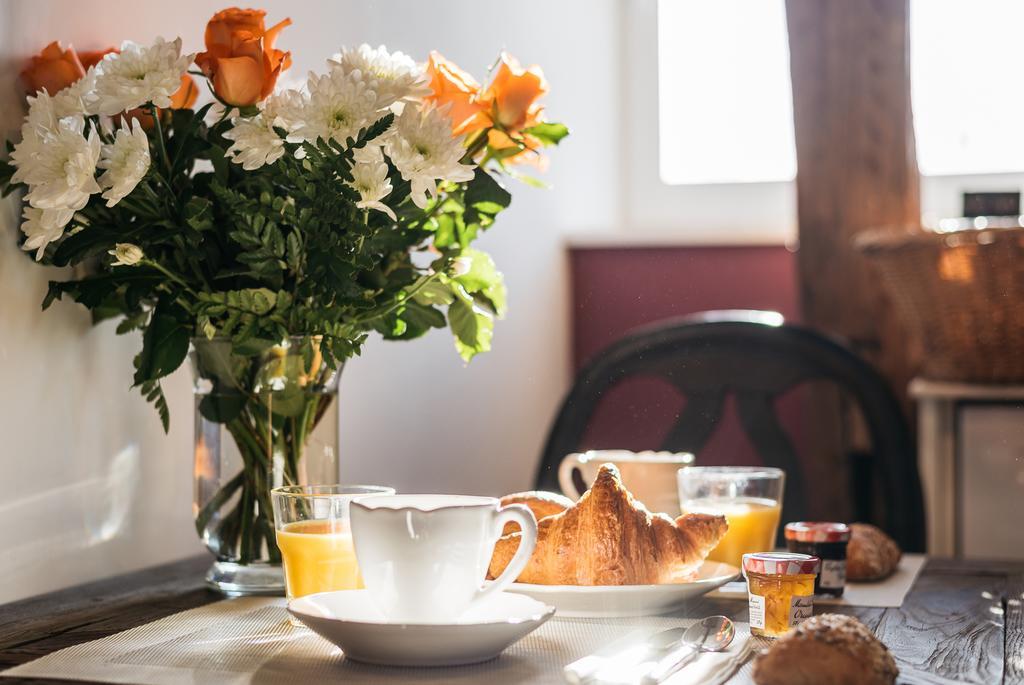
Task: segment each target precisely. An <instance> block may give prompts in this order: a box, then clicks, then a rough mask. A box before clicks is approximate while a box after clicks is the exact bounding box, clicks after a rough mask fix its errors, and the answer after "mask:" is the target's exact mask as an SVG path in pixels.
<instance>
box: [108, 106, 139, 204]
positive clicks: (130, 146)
mask: <svg viewBox="0 0 1024 685" xmlns="http://www.w3.org/2000/svg"><path fill="white" fill-rule="evenodd" d="M149 164H150V157H149V138H148V137H147V136H146V132H145V131H144V130H143V129H142V125H141V124H140V123H139V120H138V119H132V120H131V125H130V127H129V125H127V124H125V125H123V126H122V127H121V128H119V129H118V130H117V133H116V134H115V135H114V142H113V143H111V144H110V145H104V146H103V148H102V157H101V159H100V161H99V163H98V164H97V165H96V166H98V167H99V168H100V169H106V171H104V172H103V174H102V175H101V176H100V186H102V187H103V188H105V190H104V191H103V198H104V199H105V200H106V201H107V206H108V207H113V206H114V205H116V204H117V203H118V202H120V201H121V200H122V199H123V198H124V197H125V196H127V195H128V194H129V193H131V192H132V191H133V190H135V186H137V185H139V181H141V180H142V179H143V177H144V176H145V175H146V172H147V171H149Z"/></svg>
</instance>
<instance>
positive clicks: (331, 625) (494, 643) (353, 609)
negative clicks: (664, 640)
mask: <svg viewBox="0 0 1024 685" xmlns="http://www.w3.org/2000/svg"><path fill="white" fill-rule="evenodd" d="M288 611H289V612H290V613H291V614H292V616H294V617H295V618H297V619H299V620H300V621H302V622H303V623H305V624H306V625H307V626H309V627H310V628H312V629H313V630H314V631H315V632H316V633H318V634H319V635H320V636H321V637H324V638H326V639H327V640H329V641H330V642H333V643H334V644H336V645H337V646H338V647H341V650H342V651H343V652H344V653H345V657H346V658H349V659H353V660H355V661H363V662H366V663H370V664H380V665H382V666H458V665H462V664H475V663H478V662H480V661H487V660H488V659H493V658H494V657H496V656H498V655H499V654H500V653H501V652H502V651H503V650H504V649H505V648H506V647H508V646H509V645H511V644H512V643H514V642H517V641H518V640H520V639H521V638H523V637H525V636H526V635H528V634H530V633H532V632H533V631H534V630H536V629H537V628H539V627H540V626H541V625H542V624H543V623H544V622H545V621H547V620H548V619H549V618H551V616H552V614H554V613H555V608H554V607H552V606H548V605H546V604H544V603H543V602H538V601H536V600H533V599H530V598H529V597H525V596H523V595H516V594H511V593H508V592H501V593H498V594H496V595H495V596H494V597H491V598H488V599H487V600H486V601H485V602H483V603H482V604H481V605H480V606H479V607H473V608H472V609H470V610H469V611H468V612H466V614H465V615H464V616H462V617H461V618H460V619H459V620H458V622H454V623H437V624H427V623H389V622H388V621H387V620H386V619H385V618H384V617H383V616H382V615H381V613H380V612H379V611H378V610H377V607H376V606H374V604H373V602H372V601H371V600H370V596H369V594H368V593H367V592H366V590H341V591H338V592H321V593H318V594H315V595H307V596H305V597H300V598H299V599H294V600H292V601H291V602H289V603H288Z"/></svg>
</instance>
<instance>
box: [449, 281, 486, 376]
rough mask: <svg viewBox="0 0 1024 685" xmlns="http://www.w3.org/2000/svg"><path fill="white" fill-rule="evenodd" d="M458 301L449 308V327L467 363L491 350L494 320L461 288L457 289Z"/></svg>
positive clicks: (456, 347)
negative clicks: (475, 304)
mask: <svg viewBox="0 0 1024 685" xmlns="http://www.w3.org/2000/svg"><path fill="white" fill-rule="evenodd" d="M455 292H456V299H455V301H454V302H452V304H451V305H450V306H449V307H448V325H449V326H450V327H451V329H452V333H454V334H455V349H456V350H457V351H458V353H459V356H461V357H462V358H463V359H464V360H465V361H467V362H468V361H469V360H470V359H472V358H473V357H475V356H476V355H478V354H480V353H481V352H487V351H489V350H490V349H491V338H492V337H493V335H494V319H493V318H492V317H491V316H490V315H489V314H488V313H487V312H484V311H482V310H480V309H478V308H477V307H475V306H474V304H473V298H471V297H470V296H469V295H468V294H467V293H466V292H465V291H464V290H463V289H462V288H461V287H457V288H456V291H455Z"/></svg>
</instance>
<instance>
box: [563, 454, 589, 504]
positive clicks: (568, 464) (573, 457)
mask: <svg viewBox="0 0 1024 685" xmlns="http://www.w3.org/2000/svg"><path fill="white" fill-rule="evenodd" d="M579 465H580V459H579V455H578V454H569V455H566V457H565V458H564V459H562V463H560V464H559V465H558V486H559V487H560V488H562V492H564V493H565V495H566V497H569V498H570V499H574V500H576V499H579V498H580V497H582V496H583V493H582V492H580V491H579V490H577V489H576V482H575V481H574V480H573V477H572V475H573V473H574V472H575V471H576V469H577V467H578V466H579Z"/></svg>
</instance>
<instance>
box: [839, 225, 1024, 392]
mask: <svg viewBox="0 0 1024 685" xmlns="http://www.w3.org/2000/svg"><path fill="white" fill-rule="evenodd" d="M857 246H858V247H859V248H860V249H861V250H862V251H863V252H864V253H865V254H866V255H868V257H869V258H870V259H871V260H872V261H873V262H875V263H876V264H877V265H878V267H879V268H880V272H881V275H882V279H883V282H884V283H885V287H886V289H887V290H888V291H889V294H890V295H891V296H892V298H893V300H894V301H895V305H896V308H897V313H898V314H899V315H900V317H901V318H902V319H903V320H904V321H906V322H907V324H908V327H909V328H910V330H911V331H913V332H914V334H916V335H917V336H918V338H919V340H920V343H921V347H922V349H923V350H924V359H923V364H922V375H923V376H925V377H927V378H932V379H935V380H948V381H965V382H973V383H1021V382H1024V228H1019V227H1018V228H988V229H984V230H978V229H968V230H957V231H953V232H944V233H939V232H933V231H927V230H917V231H915V232H912V233H891V232H887V233H884V234H882V233H874V234H862V235H860V236H858V239H857Z"/></svg>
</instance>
